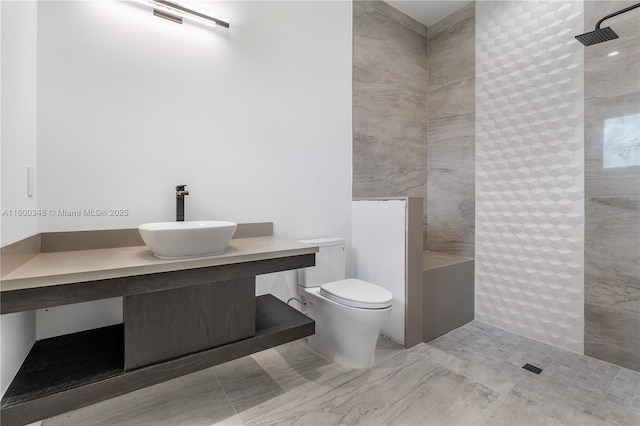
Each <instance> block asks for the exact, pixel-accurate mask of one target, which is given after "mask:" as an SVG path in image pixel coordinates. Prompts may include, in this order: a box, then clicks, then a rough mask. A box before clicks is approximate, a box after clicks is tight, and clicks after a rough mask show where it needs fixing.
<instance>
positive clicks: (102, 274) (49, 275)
mask: <svg viewBox="0 0 640 426" xmlns="http://www.w3.org/2000/svg"><path fill="white" fill-rule="evenodd" d="M317 251H318V247H316V246H310V245H308V244H302V243H299V242H296V241H293V240H286V239H281V238H277V237H272V236H269V237H255V238H239V239H234V240H231V242H230V243H229V245H228V246H227V248H226V249H225V251H224V253H223V254H220V255H217V256H210V257H197V258H184V259H160V258H158V257H156V256H155V255H154V254H153V253H152V252H151V250H149V249H148V248H147V247H146V246H136V247H116V248H106V249H95V250H79V251H63V252H54V253H40V254H38V255H37V256H36V257H34V258H33V259H31V260H29V261H28V262H26V263H25V264H23V265H22V266H20V267H18V268H17V269H15V270H14V271H12V272H10V273H9V274H7V275H6V276H4V277H2V279H1V280H0V291H1V292H5V291H12V290H22V289H29V288H39V287H48V286H54V285H61V284H71V283H78V282H86V281H95V280H103V279H109V278H122V277H129V276H135V275H146V274H154V273H159V272H170V271H180V270H186V269H195V268H205V267H209V266H221V265H229V264H234V263H243V262H252V261H257V260H265V259H276V258H280V257H289V256H298V255H304V254H311V253H315V252H317Z"/></svg>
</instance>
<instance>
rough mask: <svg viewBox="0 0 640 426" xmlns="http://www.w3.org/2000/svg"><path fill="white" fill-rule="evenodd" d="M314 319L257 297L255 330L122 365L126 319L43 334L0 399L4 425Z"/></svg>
mask: <svg viewBox="0 0 640 426" xmlns="http://www.w3.org/2000/svg"><path fill="white" fill-rule="evenodd" d="M314 332H315V323H314V322H313V320H311V319H310V318H308V317H307V316H305V315H303V314H301V313H300V312H298V311H297V310H295V309H294V308H292V307H290V306H288V305H286V304H285V303H283V302H282V301H280V300H279V299H277V298H275V297H273V296H271V295H265V296H259V297H257V298H256V335H255V336H254V337H251V338H248V339H244V340H240V341H238V342H233V343H229V344H226V345H222V346H218V347H215V348H212V349H207V350H204V351H201V352H197V353H194V354H189V355H185V356H182V357H180V358H176V359H172V360H169V361H164V362H160V363H157V364H153V365H150V366H146V367H142V368H138V369H136V370H131V371H126V372H125V371H124V334H123V325H122V324H118V325H114V326H110V327H104V328H98V329H94V330H89V331H83V332H80V333H73V334H68V335H65V336H60V337H53V338H50V339H45V340H40V341H38V342H36V344H35V345H34V346H33V348H32V350H31V352H29V355H28V356H27V359H26V360H25V362H24V363H23V365H22V367H21V368H20V370H19V371H18V374H17V375H16V377H15V379H14V380H13V382H12V383H11V385H10V386H9V389H8V390H7V392H6V393H5V396H4V397H3V398H2V402H1V403H0V406H1V409H0V416H1V418H2V424H3V426H11V425H24V424H28V423H31V422H34V421H38V420H42V419H45V418H48V417H51V416H55V415H58V414H62V413H65V412H67V411H71V410H74V409H77V408H80V407H84V406H87V405H90V404H94V403H96V402H100V401H104V400H106V399H109V398H113V397H115V396H118V395H123V394H125V393H128V392H131V391H134V390H137V389H141V388H144V387H147V386H151V385H154V384H157V383H161V382H164V381H167V380H171V379H174V378H176V377H180V376H183V375H185V374H189V373H193V372H195V371H199V370H202V369H205V368H208V367H212V366H214V365H217V364H221V363H224V362H227V361H230V360H232V359H236V358H240V357H243V356H246V355H250V354H252V353H255V352H259V351H262V350H265V349H268V348H271V347H274V346H278V345H281V344H283V343H287V342H291V341H294V340H298V339H301V338H303V337H306V336H310V335H312V334H313V333H314Z"/></svg>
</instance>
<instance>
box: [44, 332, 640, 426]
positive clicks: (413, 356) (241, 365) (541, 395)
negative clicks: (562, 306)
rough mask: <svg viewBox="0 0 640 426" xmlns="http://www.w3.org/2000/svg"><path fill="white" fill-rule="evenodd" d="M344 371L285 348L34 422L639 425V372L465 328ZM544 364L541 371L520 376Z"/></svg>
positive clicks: (381, 346)
mask: <svg viewBox="0 0 640 426" xmlns="http://www.w3.org/2000/svg"><path fill="white" fill-rule="evenodd" d="M376 357H377V362H376V365H375V366H373V367H372V368H368V369H364V370H350V369H347V368H343V367H340V366H338V365H336V364H333V363H331V362H329V361H328V360H326V359H325V358H323V357H322V356H320V355H318V354H317V353H316V352H315V351H313V350H312V349H310V348H309V346H308V345H307V344H306V342H305V341H298V342H293V343H290V344H286V345H283V346H280V347H277V348H273V349H269V350H266V351H263V352H260V353H257V354H254V355H252V356H248V357H244V358H241V359H238V360H235V361H231V362H228V363H226V364H223V365H219V366H217V367H213V368H210V369H207V370H204V371H201V372H198V373H194V374H191V375H189V376H185V377H181V378H179V379H175V380H172V381H169V382H166V383H161V384H159V385H155V386H152V387H149V388H147V389H142V390H139V391H136V392H132V393H130V394H127V395H123V396H121V397H118V398H114V399H111V400H108V401H104V402H101V403H98V404H95V405H92V406H89V407H85V408H82V409H79V410H76V411H73V412H70V413H67V414H64V415H60V416H58V417H55V418H51V419H48V420H45V421H44V422H42V423H43V425H54V424H64V425H69V424H77V425H91V424H100V425H113V424H119V425H160V424H168V425H177V424H184V425H212V424H229V425H242V424H251V425H262V424H265V425H289V424H309V425H325V424H334V425H337V424H362V425H374V424H384V425H501V424H502V425H541V424H554V425H564V424H567V425H569V424H574V425H590V424H593V425H602V424H613V425H634V426H635V425H638V424H640V374H639V373H638V372H634V371H631V370H627V369H625V368H620V367H617V366H614V365H611V364H608V363H606V362H602V361H598V360H596V359H593V358H589V357H585V356H580V355H576V354H573V353H571V352H567V351H564V350H562V349H558V348H554V347H551V346H548V345H545V344H543V343H539V342H535V341H532V340H529V339H526V338H523V337H520V336H517V335H514V334H511V333H508V332H505V331H502V330H499V329H496V328H493V327H490V326H488V325H486V324H482V323H479V322H475V321H474V322H472V323H470V324H467V325H465V326H463V327H461V328H459V329H457V330H454V331H452V332H451V333H448V334H447V335H445V336H441V337H439V338H437V339H435V340H433V341H431V342H429V343H428V344H421V345H418V346H416V347H414V348H412V349H410V350H404V349H402V348H401V347H399V346H398V345H397V344H395V343H394V342H392V341H389V340H386V339H380V341H379V343H378V349H377V352H376ZM525 363H530V364H534V365H536V366H538V367H541V368H543V370H544V371H543V372H542V373H541V374H540V375H536V374H533V373H531V372H528V371H526V370H524V369H522V368H521V367H522V365H524V364H525Z"/></svg>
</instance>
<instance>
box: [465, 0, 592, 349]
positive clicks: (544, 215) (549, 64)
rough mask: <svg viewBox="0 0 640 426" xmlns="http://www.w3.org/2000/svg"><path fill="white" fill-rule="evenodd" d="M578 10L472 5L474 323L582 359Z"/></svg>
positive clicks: (571, 6)
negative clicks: (501, 329) (474, 29)
mask: <svg viewBox="0 0 640 426" xmlns="http://www.w3.org/2000/svg"><path fill="white" fill-rule="evenodd" d="M582 8H583V4H582V2H563V1H535V2H534V1H508V2H484V1H482V2H477V5H476V318H477V319H478V320H480V321H484V322H487V323H490V324H492V325H495V326H498V327H501V328H503V329H506V330H509V331H512V332H515V333H518V334H520V335H523V336H526V337H529V338H533V339H536V340H539V341H542V342H546V343H550V344H552V345H556V346H559V347H562V348H566V349H569V350H571V351H574V352H578V353H583V342H584V221H585V219H584V83H583V69H584V59H583V47H582V45H581V44H580V43H578V42H576V40H575V39H574V36H575V35H576V34H581V33H582V32H583V31H582V29H583V10H582Z"/></svg>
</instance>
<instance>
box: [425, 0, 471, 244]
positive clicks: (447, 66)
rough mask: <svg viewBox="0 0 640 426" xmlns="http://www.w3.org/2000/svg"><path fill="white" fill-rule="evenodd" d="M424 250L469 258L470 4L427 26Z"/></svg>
mask: <svg viewBox="0 0 640 426" xmlns="http://www.w3.org/2000/svg"><path fill="white" fill-rule="evenodd" d="M428 64H429V85H428V92H427V99H428V102H427V105H428V122H427V130H428V131H427V134H428V140H429V143H428V145H427V152H428V154H427V192H428V194H429V202H428V203H427V212H426V218H427V233H426V238H425V240H424V247H425V249H426V250H433V251H437V252H442V253H448V254H453V255H459V256H466V257H473V256H474V239H475V235H474V233H475V229H474V228H475V3H471V4H469V5H468V6H465V7H464V8H462V9H460V10H458V11H456V12H454V13H453V14H451V15H449V16H448V17H446V18H444V19H443V20H441V21H439V22H437V23H436V24H434V25H432V26H431V27H429V56H428Z"/></svg>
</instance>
